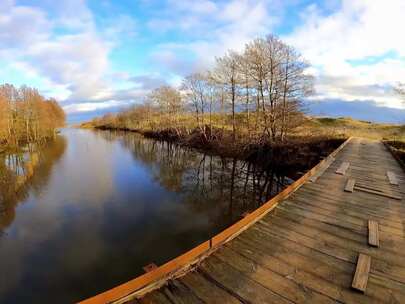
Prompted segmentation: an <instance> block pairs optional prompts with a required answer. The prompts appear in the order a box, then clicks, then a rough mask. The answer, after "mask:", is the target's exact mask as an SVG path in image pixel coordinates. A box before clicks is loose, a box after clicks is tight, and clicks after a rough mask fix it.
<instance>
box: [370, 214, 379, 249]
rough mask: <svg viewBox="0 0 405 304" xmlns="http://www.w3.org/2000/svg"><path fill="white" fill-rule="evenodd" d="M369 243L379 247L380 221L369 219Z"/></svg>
mask: <svg viewBox="0 0 405 304" xmlns="http://www.w3.org/2000/svg"><path fill="white" fill-rule="evenodd" d="M368 243H369V245H371V246H374V247H379V246H380V240H379V233H378V222H377V221H373V220H369V221H368Z"/></svg>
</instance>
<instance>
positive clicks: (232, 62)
mask: <svg viewBox="0 0 405 304" xmlns="http://www.w3.org/2000/svg"><path fill="white" fill-rule="evenodd" d="M238 57H239V55H238V54H237V53H235V52H229V53H228V54H226V55H225V56H223V57H221V58H217V65H216V68H215V70H214V72H213V78H214V79H215V81H216V82H217V83H219V84H220V85H222V86H223V87H224V88H225V90H226V91H227V92H228V95H229V97H230V104H231V111H232V137H233V139H235V136H236V119H235V112H236V108H235V107H236V102H237V98H238V95H239V92H238V91H239V88H238V85H239V84H240V82H241V81H240V75H239V70H238V61H239V60H238Z"/></svg>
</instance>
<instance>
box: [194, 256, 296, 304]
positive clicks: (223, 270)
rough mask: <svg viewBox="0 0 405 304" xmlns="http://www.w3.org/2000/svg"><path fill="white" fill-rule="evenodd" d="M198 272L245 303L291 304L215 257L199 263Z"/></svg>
mask: <svg viewBox="0 0 405 304" xmlns="http://www.w3.org/2000/svg"><path fill="white" fill-rule="evenodd" d="M199 271H201V272H202V274H203V275H204V276H208V277H209V278H210V279H211V280H213V281H215V282H216V284H218V285H219V286H221V287H222V288H224V289H225V290H229V292H231V293H235V294H237V295H238V296H239V297H241V298H243V299H245V303H249V302H250V301H251V300H253V299H254V302H255V303H280V304H286V303H289V304H291V303H293V302H292V301H290V300H287V299H285V298H283V297H281V296H280V295H278V294H276V293H274V292H273V291H271V290H269V289H267V288H266V287H264V286H263V285H261V284H259V283H257V282H256V281H254V280H252V279H250V278H249V277H247V276H245V275H244V274H243V273H242V272H240V271H238V270H236V269H235V268H234V267H232V266H230V265H229V264H227V263H223V262H222V261H221V260H219V259H218V258H217V257H216V256H211V257H210V258H209V259H206V260H205V261H204V262H203V263H201V265H200V267H199Z"/></svg>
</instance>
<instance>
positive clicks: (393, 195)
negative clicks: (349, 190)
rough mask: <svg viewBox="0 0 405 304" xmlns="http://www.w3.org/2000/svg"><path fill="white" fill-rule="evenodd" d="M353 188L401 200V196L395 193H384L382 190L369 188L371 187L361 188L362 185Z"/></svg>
mask: <svg viewBox="0 0 405 304" xmlns="http://www.w3.org/2000/svg"><path fill="white" fill-rule="evenodd" d="M354 189H356V190H359V191H362V192H366V193H370V194H375V195H379V196H384V197H388V198H391V199H395V200H398V201H400V200H402V197H401V196H399V195H395V194H390V193H384V192H380V191H375V190H371V189H367V188H363V187H359V186H355V187H354Z"/></svg>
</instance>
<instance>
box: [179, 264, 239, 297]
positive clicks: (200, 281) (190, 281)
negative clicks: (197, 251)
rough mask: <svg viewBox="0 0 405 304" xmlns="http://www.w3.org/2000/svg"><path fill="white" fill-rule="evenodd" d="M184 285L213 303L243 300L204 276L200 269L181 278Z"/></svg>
mask: <svg viewBox="0 0 405 304" xmlns="http://www.w3.org/2000/svg"><path fill="white" fill-rule="evenodd" d="M179 280H180V281H181V282H182V283H183V284H184V285H186V286H187V287H188V288H189V289H191V290H192V291H193V292H194V294H195V295H196V296H197V297H198V298H200V299H201V300H203V301H204V303H212V304H223V303H227V304H240V303H241V301H240V300H239V299H238V298H237V297H234V296H233V295H231V294H229V293H228V292H227V291H226V290H223V289H222V288H220V287H218V286H217V285H215V284H214V283H212V282H210V281H208V280H207V279H206V278H204V277H203V276H202V275H201V274H199V273H198V271H193V272H190V273H188V274H187V275H185V276H184V277H181V278H180V279H179Z"/></svg>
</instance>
